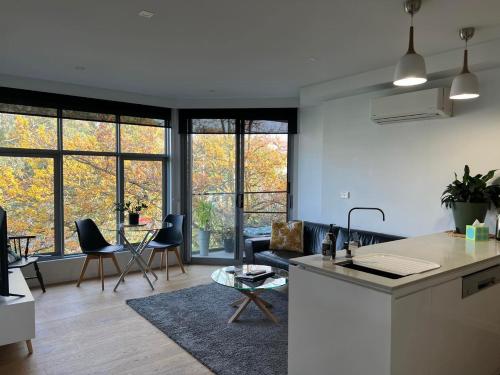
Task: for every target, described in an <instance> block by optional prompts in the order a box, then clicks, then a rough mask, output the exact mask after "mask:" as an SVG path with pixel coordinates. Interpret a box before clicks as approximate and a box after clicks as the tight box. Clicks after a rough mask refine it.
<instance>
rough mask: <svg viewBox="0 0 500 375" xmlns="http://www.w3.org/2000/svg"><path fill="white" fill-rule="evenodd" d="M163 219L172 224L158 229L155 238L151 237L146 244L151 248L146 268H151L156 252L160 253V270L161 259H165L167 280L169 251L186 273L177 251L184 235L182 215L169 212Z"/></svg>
mask: <svg viewBox="0 0 500 375" xmlns="http://www.w3.org/2000/svg"><path fill="white" fill-rule="evenodd" d="M163 221H164V222H167V223H171V224H172V226H171V227H168V228H162V229H160V231H159V232H158V234H157V235H156V236H155V238H153V240H152V241H151V242H150V243H149V244H148V248H150V249H152V250H151V254H150V255H149V260H148V269H149V268H151V264H152V263H153V260H154V258H155V256H156V254H157V253H161V258H160V270H161V268H162V266H163V261H164V260H165V269H166V271H167V280H168V279H169V274H168V253H169V252H173V253H174V254H175V257H176V258H177V262H178V263H179V266H180V267H181V270H182V273H186V270H185V269H184V264H182V258H181V254H180V251H179V250H180V246H181V245H182V243H183V242H184V236H183V224H184V215H174V214H169V215H167V216H166V217H165V219H164V220H163Z"/></svg>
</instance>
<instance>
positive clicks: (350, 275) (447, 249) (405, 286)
mask: <svg viewBox="0 0 500 375" xmlns="http://www.w3.org/2000/svg"><path fill="white" fill-rule="evenodd" d="M338 253H339V252H337V254H338ZM343 253H345V252H340V254H343ZM370 253H386V254H396V255H402V256H406V257H411V258H417V259H422V260H427V261H430V262H435V263H438V264H439V265H440V266H441V267H440V268H438V269H436V270H432V271H427V272H424V273H420V274H415V275H410V276H406V277H402V278H400V279H389V278H385V277H382V276H377V275H373V274H369V273H366V272H361V271H357V270H353V269H349V268H345V267H342V266H338V265H335V264H334V262H332V261H331V260H326V261H324V260H322V257H321V255H310V256H305V257H300V258H293V259H291V262H292V263H293V264H298V265H301V266H303V267H304V268H306V269H310V270H313V271H316V272H319V273H321V274H324V275H326V276H330V277H334V278H339V279H343V280H345V281H349V282H352V283H356V284H360V285H364V286H367V287H370V288H374V289H378V290H382V291H385V292H388V293H395V292H396V291H399V292H401V291H402V290H404V291H405V292H407V293H410V292H413V291H415V290H419V289H423V288H426V287H428V286H430V285H432V284H436V283H440V282H444V281H446V280H449V279H452V278H455V277H459V276H463V275H467V274H470V273H473V272H477V271H479V270H481V269H484V268H487V267H491V266H492V265H495V264H496V263H500V241H496V240H494V239H490V240H489V241H470V240H466V239H465V238H461V237H455V236H453V235H452V234H450V233H437V234H431V235H427V236H420V237H412V238H407V239H404V240H398V241H391V242H386V243H381V244H377V245H370V246H364V247H360V248H358V249H356V250H355V251H354V256H356V255H361V254H370ZM342 260H345V258H343V257H339V256H337V258H336V259H335V262H336V263H338V262H340V261H342Z"/></svg>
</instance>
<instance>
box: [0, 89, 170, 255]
mask: <svg viewBox="0 0 500 375" xmlns="http://www.w3.org/2000/svg"><path fill="white" fill-rule="evenodd" d="M4 100H6V101H7V103H4V102H3V101H4ZM10 100H13V101H17V102H20V101H23V100H26V102H27V104H24V103H23V104H20V103H12V102H10V103H9V102H8V101H10ZM31 102H35V103H36V105H33V104H32V103H31ZM45 103H47V106H44V105H41V104H45ZM59 104H60V105H61V107H59V108H58V105H59ZM73 104H75V106H76V107H77V108H76V109H71V106H72V105H73ZM85 106H88V108H89V109H88V110H82V109H84V108H83V107H85ZM96 109H97V110H96ZM121 113H123V114H121ZM169 115H170V111H169V110H168V109H165V108H158V107H149V106H141V105H136V104H126V103H118V102H107V101H100V100H96V99H85V98H75V97H67V96H60V95H54V94H38V93H33V92H26V91H23V90H13V89H3V88H0V171H1V178H0V206H2V207H3V208H4V209H5V210H6V211H7V213H8V218H9V219H8V220H9V221H8V231H9V234H10V235H14V234H33V235H36V236H37V238H36V240H35V242H34V243H33V245H31V251H32V252H36V253H38V254H50V255H55V256H62V255H65V254H66V255H70V254H77V253H80V251H81V249H80V246H79V242H78V237H77V234H76V228H75V224H74V222H75V220H79V219H83V218H91V219H93V220H94V221H95V222H96V223H97V225H98V226H99V228H100V229H101V231H102V233H103V235H104V237H105V238H106V239H107V240H108V241H110V242H115V241H116V240H117V238H116V232H115V231H113V230H112V229H113V228H115V227H116V225H117V223H118V222H119V221H121V220H123V219H124V216H123V215H120V214H118V213H117V212H116V211H115V207H116V206H115V204H116V203H119V202H126V201H129V200H130V201H134V200H137V199H142V200H145V201H146V203H147V204H148V208H147V209H146V210H145V211H144V212H143V213H142V218H143V220H145V221H156V220H161V219H162V218H163V217H164V215H165V214H166V211H167V204H166V203H167V202H166V201H165V197H166V196H167V194H166V191H165V190H166V187H167V184H166V181H167V179H166V176H167V167H168V138H169V132H168V130H169V129H168V126H169V124H168V120H169ZM125 219H126V216H125Z"/></svg>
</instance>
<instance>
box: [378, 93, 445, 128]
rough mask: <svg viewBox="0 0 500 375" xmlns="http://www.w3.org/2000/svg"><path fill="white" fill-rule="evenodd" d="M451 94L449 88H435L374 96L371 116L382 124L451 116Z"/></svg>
mask: <svg viewBox="0 0 500 375" xmlns="http://www.w3.org/2000/svg"><path fill="white" fill-rule="evenodd" d="M449 95H450V90H449V89H448V88H435V89H428V90H421V91H413V92H409V93H405V94H399V95H391V96H385V97H381V98H372V99H371V113H370V117H371V120H372V121H373V122H375V123H377V124H380V125H383V124H391V123H397V122H404V121H418V120H427V119H437V118H445V117H450V116H451V115H452V108H453V107H452V101H451V100H450V99H449Z"/></svg>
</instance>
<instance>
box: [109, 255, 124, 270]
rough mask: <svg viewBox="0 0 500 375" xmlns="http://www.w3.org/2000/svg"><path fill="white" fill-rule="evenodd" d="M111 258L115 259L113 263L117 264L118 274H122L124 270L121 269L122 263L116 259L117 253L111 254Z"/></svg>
mask: <svg viewBox="0 0 500 375" xmlns="http://www.w3.org/2000/svg"><path fill="white" fill-rule="evenodd" d="M111 260H113V263H114V264H115V267H116V271H117V272H118V275H121V274H122V270H121V269H120V265H119V264H118V260H116V256H115V254H113V255H112V256H111Z"/></svg>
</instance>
